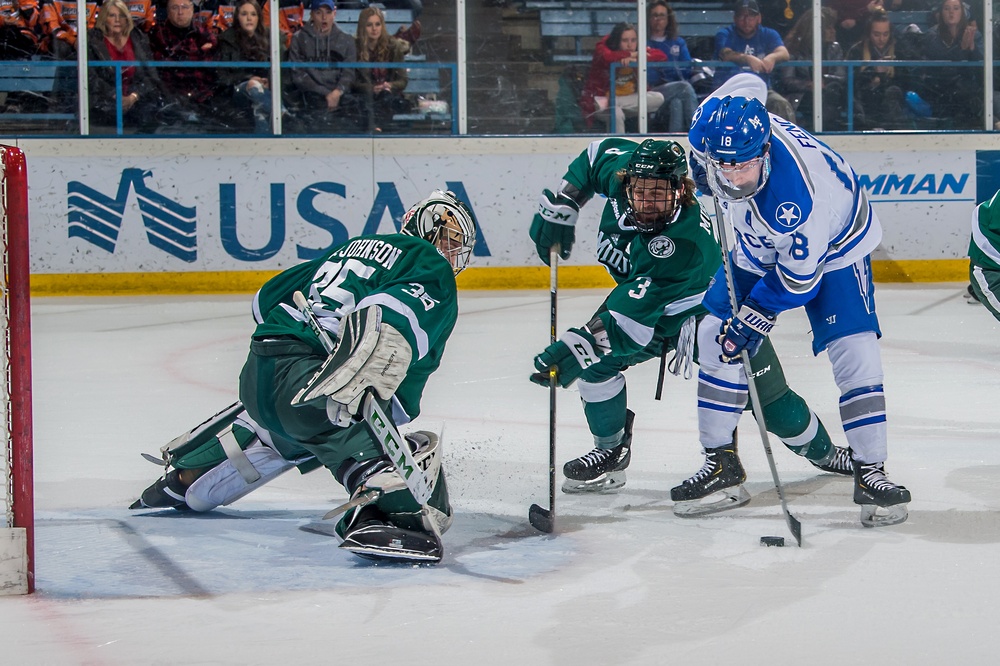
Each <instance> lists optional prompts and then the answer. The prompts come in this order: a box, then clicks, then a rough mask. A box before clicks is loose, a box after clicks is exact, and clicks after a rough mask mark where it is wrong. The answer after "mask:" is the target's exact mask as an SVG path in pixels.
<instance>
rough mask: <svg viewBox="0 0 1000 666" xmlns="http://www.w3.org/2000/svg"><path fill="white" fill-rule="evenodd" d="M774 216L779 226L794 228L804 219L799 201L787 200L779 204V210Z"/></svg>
mask: <svg viewBox="0 0 1000 666" xmlns="http://www.w3.org/2000/svg"><path fill="white" fill-rule="evenodd" d="M774 217H775V220H776V221H777V222H778V225H779V226H782V227H785V228H788V229H794V228H795V225H797V224H798V223H799V220H801V219H802V209H801V208H799V205H798V204H797V203H794V202H792V201H786V202H785V203H782V204H778V210H777V212H776V213H775V216H774Z"/></svg>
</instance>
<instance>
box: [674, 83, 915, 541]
mask: <svg viewBox="0 0 1000 666" xmlns="http://www.w3.org/2000/svg"><path fill="white" fill-rule="evenodd" d="M689 139H690V141H691V145H692V149H693V152H692V162H693V164H692V170H693V172H694V173H695V175H696V176H700V178H699V180H701V181H702V182H701V183H700V185H701V188H700V189H704V188H705V186H706V185H707V187H708V188H709V189H710V190H711V192H712V194H713V195H714V196H715V197H716V198H717V200H718V201H719V202H720V204H721V208H722V210H723V214H724V217H725V218H726V219H727V221H728V224H730V225H732V227H733V229H734V232H735V238H736V241H735V243H734V247H733V250H732V254H731V257H732V264H733V279H734V283H735V284H734V287H735V291H736V295H737V302H738V304H739V310H738V312H736V313H735V316H734V314H733V312H732V310H731V308H730V305H729V297H728V293H727V287H726V278H725V274H724V272H723V271H722V269H720V270H719V272H718V273H717V274H716V276H715V281H714V283H713V285H712V286H711V287H710V288H709V290H708V293H707V294H706V297H705V301H704V305H705V307H706V308H707V309H708V311H709V313H710V314H709V315H707V316H706V318H705V320H704V321H703V322H702V324H703V325H702V326H700V327H699V335H698V345H699V348H700V349H701V353H700V356H701V363H702V368H703V369H705V368H706V365H711V364H716V363H717V364H720V365H721V364H730V367H732V368H733V377H732V379H733V382H732V384H733V385H734V386H745V385H746V375H745V373H744V372H743V367H742V364H741V363H739V355H740V352H741V351H743V350H746V351H748V352H749V353H750V355H751V356H752V355H753V354H754V353H755V352H756V351H757V349H758V347H759V346H760V344H761V342H762V340H763V339H764V337H765V336H767V334H768V333H769V332H770V331H771V329H772V328H773V327H774V326H775V324H776V321H777V318H778V315H779V314H780V313H781V312H784V311H785V310H790V309H793V308H797V307H804V308H805V311H806V314H807V316H808V318H809V322H810V324H811V326H812V335H813V353H815V354H817V355H818V354H819V353H820V352H822V351H824V350H826V351H827V353H828V355H829V358H830V362H831V364H832V366H833V374H834V380H835V381H836V383H837V386H838V388H839V389H840V393H841V397H840V415H841V420H842V423H843V426H844V431H845V433H846V436H847V441H848V443H849V444H850V448H851V452H852V457H853V466H854V501H855V503H857V504H860V505H861V507H862V508H861V522H862V524H863V525H865V526H866V527H876V526H884V525H894V524H898V523H901V522H903V521H904V520H906V517H907V503H908V502H909V501H910V493H909V491H908V490H907V489H906V488H904V487H903V486H900V485H897V484H895V483H893V482H891V481H890V480H889V479H888V478H887V477H886V475H885V468H884V464H885V460H886V458H887V453H888V451H887V443H886V439H887V432H886V414H885V396H884V392H883V387H882V377H883V373H882V361H881V358H880V355H879V347H878V338H879V337H880V336H881V331H880V330H879V324H878V317H877V316H876V313H875V299H874V295H875V289H874V284H873V281H872V275H871V259H870V254H871V252H872V251H873V250H874V249H875V248H876V246H877V245H878V243H879V241H880V239H881V237H882V228H881V225H880V224H879V221H878V218H877V217H876V215H875V213H874V211H873V210H872V207H871V205H870V203H869V202H868V198H867V196H866V194H865V191H864V190H863V189H862V188H861V187H860V186H859V185H858V180H857V176H856V175H855V173H854V170H853V169H852V168H851V166H850V165H849V164H848V163H847V162H846V161H845V160H844V158H843V157H841V156H840V155H838V154H837V153H836V152H834V151H833V150H832V149H830V147H828V146H827V145H826V144H824V143H823V142H822V141H820V140H819V139H817V138H816V137H814V136H812V135H811V134H809V133H808V132H806V131H805V130H803V129H801V128H800V127H798V126H796V125H794V124H793V123H790V122H788V121H786V120H784V119H782V118H780V117H779V116H775V115H771V114H768V112H767V110H766V109H765V108H764V105H763V103H761V101H760V99H758V98H756V97H742V96H725V97H721V98H720V97H712V98H709V99H707V100H705V102H703V104H702V108H700V109H699V110H698V112H697V113H696V114H695V119H694V122H693V123H692V127H691V131H690V133H689ZM713 317H714V318H715V319H716V320H717V322H716V323H717V326H715V327H712V326H710V325H707V324H709V323H710V319H711V318H713ZM711 349H715V352H714V353H713V352H711V351H709V350H711ZM732 418H733V422H734V423H733V425H734V427H735V422H736V421H737V420H738V419H739V414H738V413H734V414H733V415H732Z"/></svg>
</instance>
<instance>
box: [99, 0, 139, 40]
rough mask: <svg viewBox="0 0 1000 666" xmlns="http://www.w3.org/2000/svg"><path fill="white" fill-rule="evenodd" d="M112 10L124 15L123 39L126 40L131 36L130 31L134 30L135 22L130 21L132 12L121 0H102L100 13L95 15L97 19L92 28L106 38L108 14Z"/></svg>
mask: <svg viewBox="0 0 1000 666" xmlns="http://www.w3.org/2000/svg"><path fill="white" fill-rule="evenodd" d="M112 9H117V10H118V11H120V12H121V13H122V14H124V15H125V37H126V38H127V37H128V36H129V35H131V34H132V30H133V29H134V28H135V21H133V20H132V12H130V11H129V9H128V5H126V4H125V3H124V2H122V0H104V4H102V5H101V11H100V12H99V13H98V14H97V18H96V19H95V20H94V27H95V28H97V29H98V30H100V31H101V34H102V35H104V36H105V37H107V35H108V30H107V28H108V14H110V13H111V10H112Z"/></svg>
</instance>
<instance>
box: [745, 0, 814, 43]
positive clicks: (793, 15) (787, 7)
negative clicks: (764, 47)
mask: <svg viewBox="0 0 1000 666" xmlns="http://www.w3.org/2000/svg"><path fill="white" fill-rule="evenodd" d="M828 1H829V0H828ZM757 4H759V5H760V18H761V23H763V24H764V25H766V26H767V27H769V28H772V29H773V30H775V31H776V32H777V33H778V34H779V35H781V38H782V39H784V40H785V41H786V42H787V41H788V40H787V37H788V31H789V30H791V29H792V26H793V25H795V22H796V21H798V20H799V17H800V16H802V14H803V13H804V12H805V11H806V10H807V9H809V8H810V7H812V1H811V0H757Z"/></svg>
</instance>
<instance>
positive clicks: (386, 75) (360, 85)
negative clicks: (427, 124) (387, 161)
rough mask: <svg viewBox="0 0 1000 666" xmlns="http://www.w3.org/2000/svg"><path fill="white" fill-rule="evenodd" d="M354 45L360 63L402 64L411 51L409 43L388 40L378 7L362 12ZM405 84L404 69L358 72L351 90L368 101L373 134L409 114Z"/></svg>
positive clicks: (383, 16)
mask: <svg viewBox="0 0 1000 666" xmlns="http://www.w3.org/2000/svg"><path fill="white" fill-rule="evenodd" d="M355 43H356V45H357V49H358V61H359V62H368V63H373V62H386V63H402V62H403V58H404V57H405V56H406V54H407V53H409V52H410V45H409V43H407V42H404V41H403V40H401V39H396V38H395V37H390V36H389V33H387V32H386V31H385V14H383V13H382V10H381V9H379V8H378V7H366V8H365V9H362V10H361V14H360V15H359V16H358V31H357V35H356V37H355ZM408 82H409V76H408V75H407V73H406V68H405V67H377V68H374V69H359V70H358V71H357V78H356V79H355V80H354V90H355V91H356V92H357V93H358V94H359V95H363V96H364V98H365V101H366V102H367V107H368V117H369V122H370V123H371V124H370V126H371V127H372V128H373V129H374V131H376V132H381V131H382V129H383V128H384V127H386V126H388V125H389V124H390V123H391V121H392V117H393V116H394V115H395V114H397V113H406V112H408V111H409V103H408V102H407V101H406V99H405V98H404V97H403V90H405V89H406V84H407V83H408Z"/></svg>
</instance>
